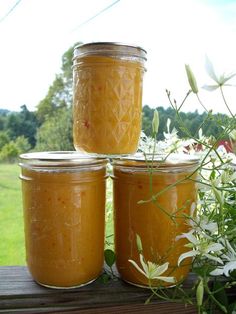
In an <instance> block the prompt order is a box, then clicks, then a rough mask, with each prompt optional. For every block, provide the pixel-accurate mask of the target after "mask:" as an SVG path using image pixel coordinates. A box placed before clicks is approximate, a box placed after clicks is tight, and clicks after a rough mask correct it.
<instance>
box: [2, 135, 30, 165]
mask: <svg viewBox="0 0 236 314" xmlns="http://www.w3.org/2000/svg"><path fill="white" fill-rule="evenodd" d="M30 148H31V146H30V144H29V141H28V139H27V138H25V137H24V136H19V137H17V138H16V140H15V141H9V142H7V143H6V144H5V145H4V146H3V147H2V149H1V151H0V161H1V162H15V161H16V160H17V159H18V156H19V155H20V154H22V153H26V152H28V151H29V150H30Z"/></svg>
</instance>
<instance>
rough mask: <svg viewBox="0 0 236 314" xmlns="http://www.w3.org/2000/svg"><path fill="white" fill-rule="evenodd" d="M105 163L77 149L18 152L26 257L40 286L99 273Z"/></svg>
mask: <svg viewBox="0 0 236 314" xmlns="http://www.w3.org/2000/svg"><path fill="white" fill-rule="evenodd" d="M106 163H107V161H106V159H101V158H100V159H95V158H90V157H88V156H85V155H79V154H78V153H76V152H40V153H29V154H23V155H21V156H20V166H21V175H20V178H21V180H22V197H23V210H24V227H25V245H26V261H27V265H28V268H29V271H30V273H31V275H32V277H33V278H34V279H35V281H36V282H38V283H39V284H41V285H44V286H48V287H52V288H73V287H78V286H82V285H85V284H87V283H89V282H91V281H93V280H94V279H96V278H97V277H98V276H99V274H100V273H101V271H102V267H103V251H104V224H105V212H104V211H105V185H106V184H105V181H106Z"/></svg>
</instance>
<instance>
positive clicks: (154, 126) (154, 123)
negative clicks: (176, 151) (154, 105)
mask: <svg viewBox="0 0 236 314" xmlns="http://www.w3.org/2000/svg"><path fill="white" fill-rule="evenodd" d="M158 128H159V114H158V111H157V110H156V109H155V110H154V113H153V119H152V132H153V134H157V132H158Z"/></svg>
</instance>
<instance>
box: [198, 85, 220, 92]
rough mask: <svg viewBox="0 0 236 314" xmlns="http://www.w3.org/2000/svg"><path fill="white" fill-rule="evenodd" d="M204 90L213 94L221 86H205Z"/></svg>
mask: <svg viewBox="0 0 236 314" xmlns="http://www.w3.org/2000/svg"><path fill="white" fill-rule="evenodd" d="M202 88H203V89H205V90H208V91H210V92H212V91H213V90H216V89H217V88H219V85H203V86H202Z"/></svg>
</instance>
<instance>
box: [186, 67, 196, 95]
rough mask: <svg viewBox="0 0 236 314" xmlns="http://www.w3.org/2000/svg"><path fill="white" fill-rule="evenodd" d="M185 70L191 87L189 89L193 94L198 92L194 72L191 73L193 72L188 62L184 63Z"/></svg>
mask: <svg viewBox="0 0 236 314" xmlns="http://www.w3.org/2000/svg"><path fill="white" fill-rule="evenodd" d="M185 70H186V73H187V76H188V82H189V85H190V87H191V90H192V92H193V93H194V94H197V93H198V87H197V82H196V79H195V77H194V74H193V72H192V70H191V69H190V66H189V65H188V64H185Z"/></svg>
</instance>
